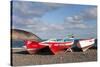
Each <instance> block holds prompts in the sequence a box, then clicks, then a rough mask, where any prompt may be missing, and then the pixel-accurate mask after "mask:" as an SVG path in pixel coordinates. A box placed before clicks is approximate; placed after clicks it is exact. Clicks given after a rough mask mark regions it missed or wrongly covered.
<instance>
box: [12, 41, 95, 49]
mask: <svg viewBox="0 0 100 67" xmlns="http://www.w3.org/2000/svg"><path fill="white" fill-rule="evenodd" d="M45 40H46V39H44V40H43V41H45ZM57 40H60V39H57ZM24 45H25V43H24V40H11V48H22V47H23V46H24ZM93 46H94V47H97V40H96V42H95V44H93Z"/></svg>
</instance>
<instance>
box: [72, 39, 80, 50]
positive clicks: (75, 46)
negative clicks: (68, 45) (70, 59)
mask: <svg viewBox="0 0 100 67" xmlns="http://www.w3.org/2000/svg"><path fill="white" fill-rule="evenodd" d="M72 50H73V51H75V52H76V51H82V49H81V48H80V44H79V39H75V40H74V44H73V46H72Z"/></svg>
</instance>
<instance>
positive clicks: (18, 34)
mask: <svg viewBox="0 0 100 67" xmlns="http://www.w3.org/2000/svg"><path fill="white" fill-rule="evenodd" d="M11 33H12V38H11V39H13V40H33V41H41V39H40V38H39V37H38V36H37V35H35V34H33V33H31V32H27V31H24V30H19V29H12V32H11Z"/></svg>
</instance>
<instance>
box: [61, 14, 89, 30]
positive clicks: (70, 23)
mask: <svg viewBox="0 0 100 67" xmlns="http://www.w3.org/2000/svg"><path fill="white" fill-rule="evenodd" d="M63 25H64V26H66V28H80V29H85V28H87V26H86V25H85V24H84V21H83V19H82V18H81V16H78V15H75V16H68V17H66V18H65V22H64V24H63Z"/></svg>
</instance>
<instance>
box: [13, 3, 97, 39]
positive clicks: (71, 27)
mask: <svg viewBox="0 0 100 67" xmlns="http://www.w3.org/2000/svg"><path fill="white" fill-rule="evenodd" d="M12 28H14V29H21V30H26V31H29V32H32V33H34V34H36V35H38V36H39V37H41V38H44V39H48V38H66V37H67V35H68V34H74V35H75V36H76V37H77V38H90V37H96V36H97V29H96V28H97V7H96V6H94V5H74V4H59V3H44V2H31V1H13V2H12Z"/></svg>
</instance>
